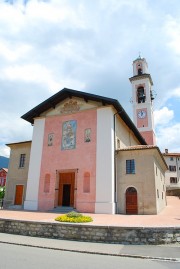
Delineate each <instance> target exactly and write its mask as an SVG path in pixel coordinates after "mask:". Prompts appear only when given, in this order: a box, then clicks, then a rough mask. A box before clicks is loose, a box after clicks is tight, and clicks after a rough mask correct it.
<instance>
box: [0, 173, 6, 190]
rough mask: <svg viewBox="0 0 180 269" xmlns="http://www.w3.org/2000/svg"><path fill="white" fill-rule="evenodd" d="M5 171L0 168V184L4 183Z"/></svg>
mask: <svg viewBox="0 0 180 269" xmlns="http://www.w3.org/2000/svg"><path fill="white" fill-rule="evenodd" d="M6 177H7V172H6V171H5V170H4V169H0V186H2V187H4V186H5V185H6Z"/></svg>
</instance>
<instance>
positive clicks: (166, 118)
mask: <svg viewBox="0 0 180 269" xmlns="http://www.w3.org/2000/svg"><path fill="white" fill-rule="evenodd" d="M173 117H174V111H173V110H170V109H168V107H163V108H161V109H159V110H155V111H154V124H155V126H158V125H166V124H168V123H169V122H170V121H171V120H172V119H173Z"/></svg>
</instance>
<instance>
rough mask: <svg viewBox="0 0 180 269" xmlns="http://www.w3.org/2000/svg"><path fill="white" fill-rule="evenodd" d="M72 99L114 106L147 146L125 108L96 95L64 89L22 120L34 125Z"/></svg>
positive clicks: (116, 102)
mask: <svg viewBox="0 0 180 269" xmlns="http://www.w3.org/2000/svg"><path fill="white" fill-rule="evenodd" d="M72 97H79V98H83V99H84V100H85V101H86V102H88V101H96V102H101V103H102V105H104V106H105V105H112V106H113V107H114V108H115V109H116V111H117V114H119V116H120V117H121V118H122V120H123V121H124V122H125V123H126V125H127V126H128V127H129V128H130V129H131V130H132V132H133V133H134V135H135V136H136V137H137V139H138V140H139V142H140V143H141V144H142V145H146V142H145V140H144V138H143V137H142V136H141V134H140V133H139V131H138V130H137V128H136V126H135V125H134V123H133V122H132V121H131V119H130V117H129V116H128V115H127V113H126V112H125V110H124V109H123V107H122V106H121V105H120V103H119V102H118V101H117V100H116V99H113V98H108V97H104V96H100V95H95V94H91V93H86V92H81V91H76V90H72V89H67V88H64V89H62V90H61V91H59V92H57V93H56V94H54V95H53V96H51V97H50V98H48V99H47V100H45V101H44V102H42V103H40V104H39V105H38V106H36V107H34V108H33V109H31V110H30V111H29V112H27V113H26V114H24V115H23V116H21V118H22V119H24V120H26V121H28V122H30V123H31V124H33V123H34V118H36V117H39V116H40V114H41V113H43V112H45V111H47V110H48V109H50V108H55V107H56V105H57V104H58V103H60V102H61V101H63V100H64V99H66V98H72Z"/></svg>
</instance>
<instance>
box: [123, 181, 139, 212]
mask: <svg viewBox="0 0 180 269" xmlns="http://www.w3.org/2000/svg"><path fill="white" fill-rule="evenodd" d="M130 188H133V189H134V190H135V192H132V193H135V194H136V195H129V196H132V197H136V204H135V208H134V212H133V209H132V213H131V212H127V211H128V208H127V197H128V195H127V193H128V192H127V191H128V189H130ZM129 193H130V192H129ZM125 213H126V214H128V215H137V214H138V192H137V189H136V188H135V187H134V186H129V187H127V188H126V191H125Z"/></svg>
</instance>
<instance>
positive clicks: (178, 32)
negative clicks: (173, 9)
mask: <svg viewBox="0 0 180 269" xmlns="http://www.w3.org/2000/svg"><path fill="white" fill-rule="evenodd" d="M165 31H166V33H167V34H168V36H169V38H170V40H169V42H168V45H169V46H170V48H171V49H172V52H174V53H175V54H176V55H178V56H180V46H179V44H180V19H179V18H178V19H176V18H173V17H172V16H170V15H169V16H168V17H167V22H166V24H165Z"/></svg>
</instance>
